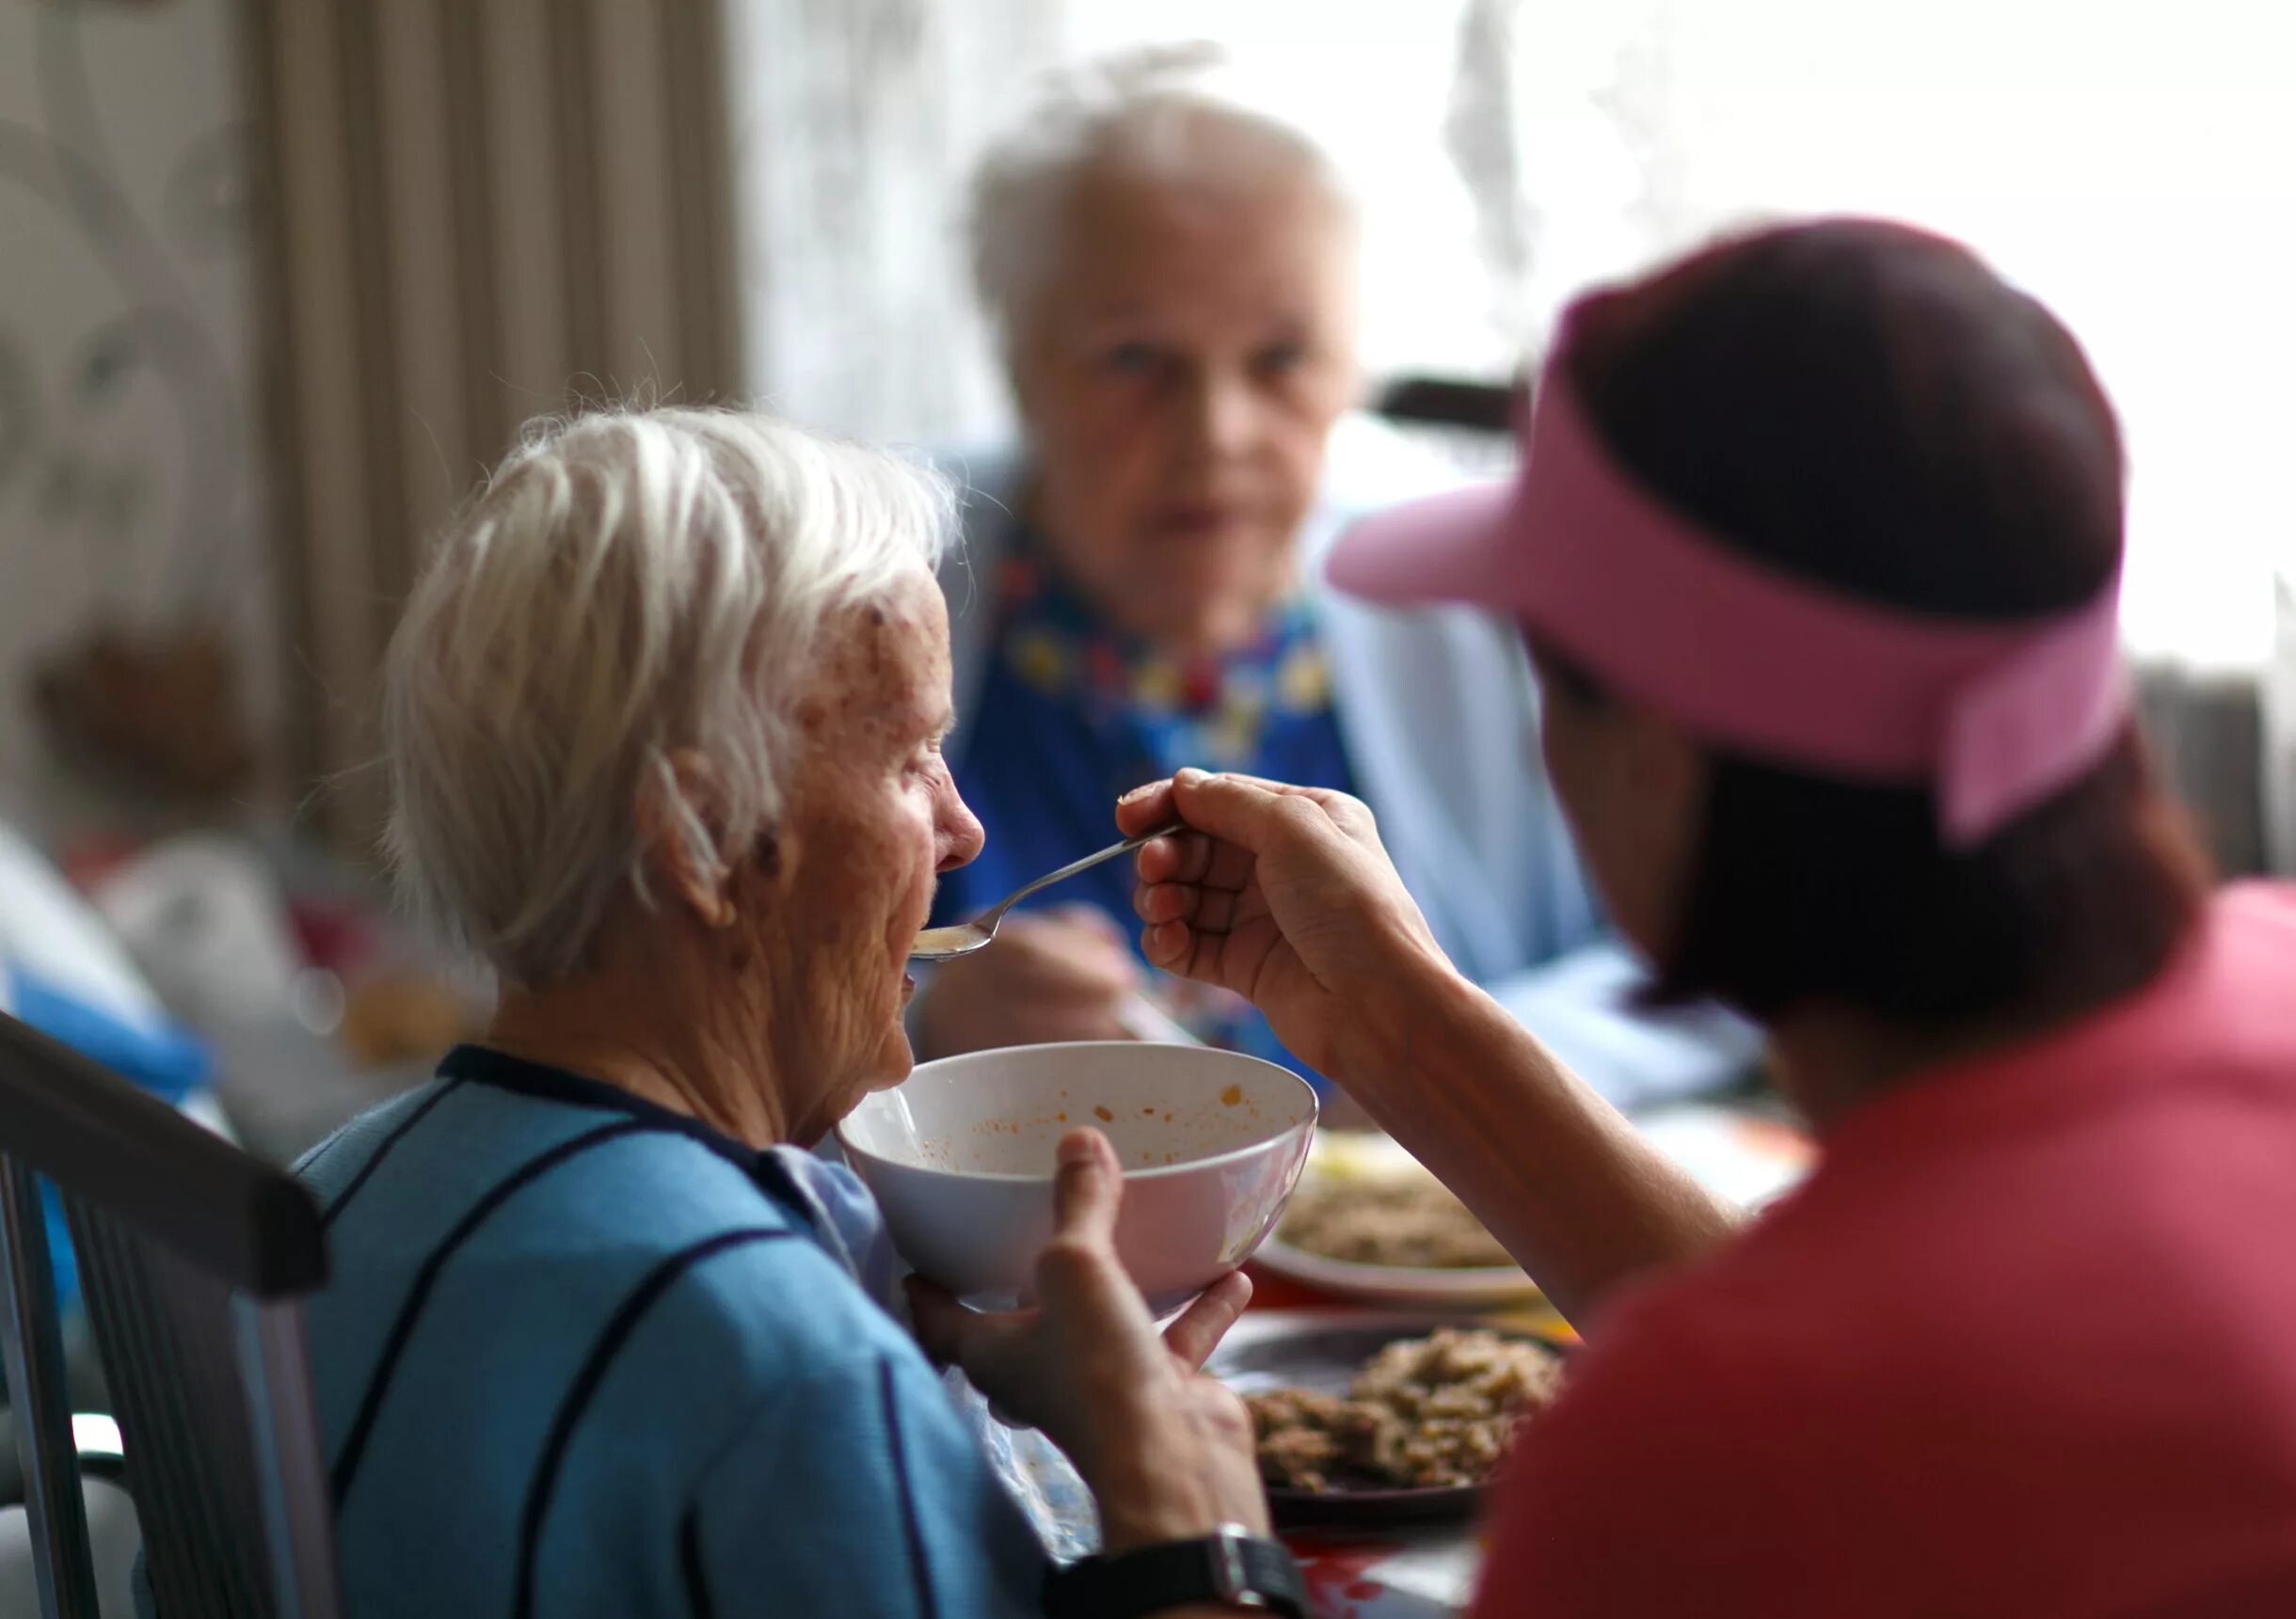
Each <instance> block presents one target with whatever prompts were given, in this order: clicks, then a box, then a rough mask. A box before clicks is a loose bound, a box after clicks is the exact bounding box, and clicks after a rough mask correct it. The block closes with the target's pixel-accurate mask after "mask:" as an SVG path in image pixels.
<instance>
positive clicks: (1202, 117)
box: [965, 43, 1355, 360]
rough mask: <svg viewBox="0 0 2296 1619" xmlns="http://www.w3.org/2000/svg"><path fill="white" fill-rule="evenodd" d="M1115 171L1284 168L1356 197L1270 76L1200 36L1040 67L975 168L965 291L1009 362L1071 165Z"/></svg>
mask: <svg viewBox="0 0 2296 1619" xmlns="http://www.w3.org/2000/svg"><path fill="white" fill-rule="evenodd" d="M1111 168H1112V169H1115V170H1117V171H1120V172H1126V173H1141V174H1147V175H1151V176H1155V177H1157V178H1168V179H1171V180H1172V181H1174V182H1177V183H1213V182H1218V181H1220V180H1224V179H1232V178H1235V177H1237V176H1252V177H1257V176H1258V175H1261V174H1265V173H1268V172H1282V173H1287V174H1292V175H1297V176H1298V177H1299V178H1300V179H1302V180H1305V181H1308V182H1310V183H1314V184H1315V185H1316V186H1318V187H1319V188H1321V189H1322V190H1323V191H1324V192H1325V193H1326V194H1327V195H1329V196H1330V197H1331V198H1332V199H1333V200H1334V201H1336V202H1338V203H1340V204H1341V205H1342V206H1344V207H1347V208H1348V209H1350V210H1352V209H1353V207H1354V204H1355V198H1354V194H1353V192H1352V191H1351V190H1350V188H1349V187H1348V185H1347V182H1346V179H1345V177H1344V175H1343V174H1342V172H1341V168H1340V166H1339V164H1338V162H1337V161H1336V160H1335V159H1334V158H1333V156H1332V155H1331V151H1330V149H1329V148H1328V147H1327V146H1326V145H1325V144H1324V143H1323V142H1322V141H1321V140H1320V139H1318V138H1317V136H1316V135H1315V134H1313V133H1312V132H1311V130H1310V128H1309V125H1308V122H1307V120H1306V119H1303V118H1299V117H1297V116H1294V115H1293V114H1291V113H1290V112H1289V111H1287V110H1286V109H1285V108H1284V105H1283V98H1282V95H1281V91H1280V89H1279V87H1277V86H1275V85H1273V84H1271V83H1268V82H1264V81H1258V80H1254V79H1252V77H1250V76H1249V75H1248V73H1247V72H1246V71H1245V70H1244V69H1243V68H1242V67H1241V66H1240V65H1239V64H1238V63H1237V62H1236V60H1235V59H1233V58H1232V57H1230V56H1229V55H1228V54H1227V52H1226V51H1224V50H1223V49H1221V48H1220V46H1218V45H1214V44H1209V43H1192V44H1180V45H1147V46H1138V47H1135V48H1133V49H1131V50H1128V51H1124V52H1120V53H1117V54H1115V55H1112V56H1103V57H1100V58H1098V59H1096V60H1093V61H1090V62H1086V63H1083V64H1080V65H1077V66H1075V67H1070V68H1065V69H1061V70H1060V71H1055V72H1053V73H1051V74H1049V75H1047V77H1046V78H1045V79H1044V83H1043V85H1042V86H1041V87H1040V89H1039V92H1038V94H1037V95H1036V97H1035V98H1034V99H1033V100H1032V101H1031V102H1030V103H1029V104H1028V107H1027V109H1026V110H1025V111H1024V112H1023V113H1022V115H1021V116H1020V118H1019V119H1016V120H1014V122H1013V123H1012V126H1011V127H1010V128H1009V129H1008V130H1007V132H1006V133H1005V134H1004V135H1001V136H1000V137H998V138H997V139H996V140H994V141H992V142H991V143H990V145H989V146H988V148H987V149H986V150H985V151H983V152H982V153H981V157H980V159H979V161H978V162H977V164H976V165H975V167H974V169H973V178H972V186H971V195H970V198H969V204H968V208H967V214H966V222H965V224H966V239H967V246H968V249H969V252H970V256H971V260H972V272H973V289H974V292H975V293H976V294H977V295H978V296H979V297H980V300H981V310H982V312H983V313H984V314H985V315H986V316H987V317H988V321H989V324H990V325H991V327H992V328H993V329H994V330H995V331H996V333H997V337H998V339H999V341H1001V342H1002V344H1003V345H1004V350H1005V354H1006V357H1007V358H1008V360H1009V359H1010V358H1011V357H1012V351H1013V347H1014V344H1015V342H1016V341H1017V340H1018V337H1019V335H1020V334H1021V333H1022V332H1023V331H1024V330H1025V329H1026V327H1027V325H1028V317H1029V315H1030V313H1031V311H1032V310H1033V307H1034V304H1035V300H1036V299H1037V297H1038V296H1039V295H1040V294H1042V293H1043V291H1044V286H1045V284H1046V282H1047V280H1048V278H1049V275H1050V273H1051V271H1052V269H1053V268H1054V264H1055V261H1056V260H1057V257H1058V255H1059V254H1060V250H1061V246H1062V245H1061V241H1060V230H1061V222H1062V215H1063V214H1065V213H1066V211H1067V208H1068V206H1069V204H1070V201H1071V199H1072V198H1073V196H1074V194H1075V191H1076V183H1077V182H1078V181H1079V180H1080V179H1082V178H1083V177H1085V176H1087V175H1090V174H1094V173H1100V172H1104V171H1107V170H1108V169H1111Z"/></svg>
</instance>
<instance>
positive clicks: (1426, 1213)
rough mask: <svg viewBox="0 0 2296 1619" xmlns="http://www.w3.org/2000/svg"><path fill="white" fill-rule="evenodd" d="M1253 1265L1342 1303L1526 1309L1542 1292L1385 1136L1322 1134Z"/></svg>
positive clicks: (1439, 1184)
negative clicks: (1520, 1306)
mask: <svg viewBox="0 0 2296 1619" xmlns="http://www.w3.org/2000/svg"><path fill="white" fill-rule="evenodd" d="M1254 1262H1255V1263H1257V1264H1259V1265H1262V1266H1264V1267H1265V1268H1267V1269H1268V1270H1269V1271H1271V1272H1273V1273H1274V1274H1276V1275H1278V1276H1283V1277H1288V1278H1291V1279H1292V1280H1294V1281H1297V1282H1299V1283H1301V1284H1303V1285H1305V1286H1308V1287H1312V1288H1315V1289H1316V1290H1317V1291H1318V1292H1323V1293H1329V1294H1336V1295H1338V1296H1340V1297H1343V1298H1357V1299H1363V1300H1364V1301H1366V1302H1369V1303H1375V1304H1391V1305H1404V1306H1409V1307H1414V1308H1420V1309H1484V1308H1488V1307H1490V1306H1493V1305H1506V1304H1523V1303H1528V1302H1531V1301H1533V1300H1536V1299H1537V1298H1538V1297H1539V1286H1538V1284H1537V1283H1536V1282H1534V1281H1532V1280H1531V1278H1529V1277H1527V1276H1525V1275H1523V1271H1522V1269H1521V1268H1520V1267H1518V1266H1517V1265H1516V1264H1515V1263H1514V1262H1512V1261H1511V1260H1509V1259H1508V1258H1507V1250H1506V1249H1505V1248H1502V1247H1501V1246H1499V1244H1498V1241H1497V1239H1495V1238H1494V1237H1492V1236H1491V1233H1490V1232H1489V1231H1487V1230H1484V1229H1483V1226H1482V1223H1481V1222H1480V1221H1478V1220H1477V1219H1476V1218H1475V1216H1474V1215H1473V1214H1470V1213H1468V1212H1467V1206H1466V1205H1465V1204H1464V1203H1462V1202H1460V1201H1459V1199H1458V1198H1455V1197H1453V1196H1452V1195H1451V1192H1450V1191H1449V1189H1448V1188H1446V1187H1445V1186H1444V1185H1443V1183H1442V1182H1440V1181H1438V1180H1436V1179H1435V1177H1434V1175H1433V1174H1432V1173H1431V1172H1430V1171H1429V1170H1428V1169H1427V1167H1425V1166H1424V1165H1422V1164H1421V1163H1420V1162H1419V1161H1418V1160H1417V1159H1415V1158H1413V1157H1412V1156H1411V1154H1410V1153H1408V1152H1406V1151H1404V1150H1403V1149H1402V1147H1400V1146H1399V1145H1397V1144H1396V1143H1395V1141H1394V1140H1392V1139H1390V1138H1389V1137H1387V1136H1385V1135H1376V1134H1373V1133H1370V1132H1365V1131H1338V1130H1325V1131H1319V1132H1317V1133H1316V1136H1315V1145H1314V1146H1313V1147H1312V1148H1311V1149H1310V1150H1309V1151H1308V1159H1307V1167H1305V1168H1304V1169H1303V1170H1301V1171H1300V1175H1299V1187H1298V1188H1297V1189H1296V1190H1295V1191H1294V1192H1293V1193H1292V1199H1291V1202H1290V1204H1289V1205H1288V1206H1287V1207H1286V1208H1285V1210H1284V1219H1283V1223H1282V1224H1281V1225H1279V1226H1278V1227H1277V1228H1276V1233H1275V1235H1274V1236H1273V1237H1271V1238H1269V1239H1268V1242H1267V1243H1266V1244H1264V1245H1263V1246H1261V1248H1260V1250H1259V1252H1258V1254H1257V1255H1256V1256H1254Z"/></svg>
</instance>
